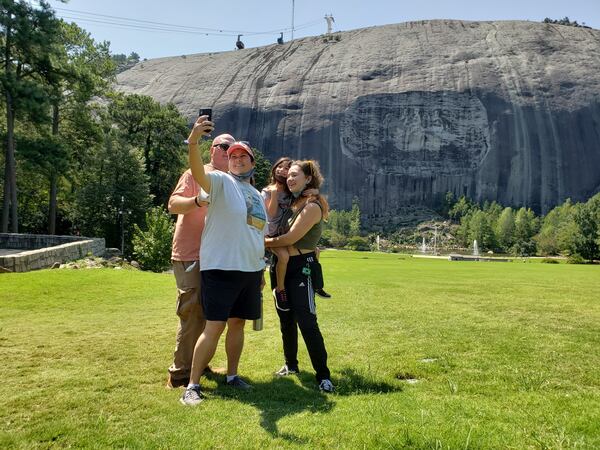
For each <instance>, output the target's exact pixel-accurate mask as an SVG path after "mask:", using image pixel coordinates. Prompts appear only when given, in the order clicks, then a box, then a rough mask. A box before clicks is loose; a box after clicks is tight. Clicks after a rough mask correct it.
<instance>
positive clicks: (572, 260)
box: [567, 253, 586, 264]
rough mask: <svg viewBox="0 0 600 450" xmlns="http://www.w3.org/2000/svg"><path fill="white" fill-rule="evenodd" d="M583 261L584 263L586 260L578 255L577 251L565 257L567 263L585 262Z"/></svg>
mask: <svg viewBox="0 0 600 450" xmlns="http://www.w3.org/2000/svg"><path fill="white" fill-rule="evenodd" d="M585 263H586V260H585V259H584V258H583V257H582V256H581V255H578V254H577V253H576V254H574V255H571V256H569V258H568V259H567V264H585Z"/></svg>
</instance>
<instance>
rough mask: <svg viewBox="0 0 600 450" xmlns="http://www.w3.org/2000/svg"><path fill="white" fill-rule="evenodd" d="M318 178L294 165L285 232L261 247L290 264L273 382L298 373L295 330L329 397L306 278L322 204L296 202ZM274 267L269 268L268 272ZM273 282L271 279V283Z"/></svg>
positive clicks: (305, 164) (325, 209) (308, 165)
mask: <svg viewBox="0 0 600 450" xmlns="http://www.w3.org/2000/svg"><path fill="white" fill-rule="evenodd" d="M322 184H323V177H322V176H321V172H320V170H319V165H318V164H317V163H316V161H296V162H294V163H293V164H292V166H291V167H290V169H289V171H288V178H287V185H288V188H289V189H290V192H291V193H292V195H293V197H294V200H293V202H292V208H291V209H292V212H293V215H292V216H291V218H290V219H289V225H290V230H289V231H288V232H287V233H286V234H283V235H281V236H277V237H273V238H266V239H265V246H266V247H287V249H288V253H289V255H290V260H289V262H288V266H287V273H286V276H285V290H286V292H287V300H288V303H289V307H290V310H289V311H281V310H279V309H277V314H278V315H279V321H280V323H281V337H282V340H283V354H284V356H285V364H284V366H283V367H282V368H281V369H280V370H279V371H278V372H277V375H279V376H287V375H291V374H295V373H298V371H299V369H298V359H297V355H298V327H299V328H300V331H301V332H302V337H303V338H304V342H305V344H306V349H307V350H308V354H309V356H310V360H311V362H312V365H313V368H314V369H315V372H316V377H317V383H318V384H319V389H320V390H321V391H323V392H333V390H334V387H333V384H332V383H331V374H330V372H329V368H328V367H327V351H326V350H325V342H324V341H323V335H322V334H321V330H319V325H318V323H317V312H316V305H315V293H314V288H313V285H312V280H311V276H310V271H309V270H307V268H310V266H311V265H313V264H314V263H315V262H316V254H315V250H316V248H317V242H318V241H319V239H320V238H321V233H322V230H323V220H325V219H326V218H327V215H328V213H329V205H328V204H327V200H326V199H325V198H324V197H323V196H321V195H320V194H318V195H311V196H308V197H304V196H302V195H301V194H302V191H304V190H305V189H311V188H313V189H316V190H319V189H320V187H321V185H322ZM273 267H274V265H271V272H273ZM274 280H275V276H274V273H271V283H272V284H273V282H274Z"/></svg>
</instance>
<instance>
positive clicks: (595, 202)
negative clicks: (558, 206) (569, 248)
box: [573, 194, 600, 262]
mask: <svg viewBox="0 0 600 450" xmlns="http://www.w3.org/2000/svg"><path fill="white" fill-rule="evenodd" d="M599 217H600V194H596V195H595V196H594V197H592V198H591V199H589V200H588V201H587V202H586V203H577V204H576V205H575V207H574V209H573V220H574V222H575V224H576V225H577V232H576V233H575V236H574V239H573V250H574V252H575V253H576V254H578V255H580V256H581V257H582V258H583V259H585V260H587V261H590V262H592V261H594V259H600V246H599V245H598V230H599V224H598V218H599Z"/></svg>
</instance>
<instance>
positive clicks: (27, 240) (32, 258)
mask: <svg viewBox="0 0 600 450" xmlns="http://www.w3.org/2000/svg"><path fill="white" fill-rule="evenodd" d="M0 248H5V249H15V250H23V251H22V252H20V253H17V254H14V255H6V256H0V267H3V268H5V269H8V270H9V271H12V272H28V271H30V270H36V269H44V268H47V267H51V266H52V265H53V264H54V263H57V262H58V263H65V262H67V261H73V260H76V259H81V258H84V257H85V256H87V255H88V254H90V253H91V254H93V255H96V256H101V255H103V254H104V252H105V251H106V247H105V243H104V239H103V238H88V237H79V236H52V235H43V234H16V233H0Z"/></svg>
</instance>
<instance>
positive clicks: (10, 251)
mask: <svg viewBox="0 0 600 450" xmlns="http://www.w3.org/2000/svg"><path fill="white" fill-rule="evenodd" d="M24 251H26V250H22V249H16V248H0V256H10V255H18V254H19V253H23V252H24Z"/></svg>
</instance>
